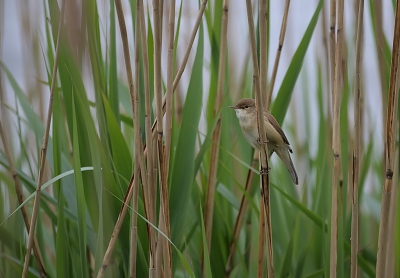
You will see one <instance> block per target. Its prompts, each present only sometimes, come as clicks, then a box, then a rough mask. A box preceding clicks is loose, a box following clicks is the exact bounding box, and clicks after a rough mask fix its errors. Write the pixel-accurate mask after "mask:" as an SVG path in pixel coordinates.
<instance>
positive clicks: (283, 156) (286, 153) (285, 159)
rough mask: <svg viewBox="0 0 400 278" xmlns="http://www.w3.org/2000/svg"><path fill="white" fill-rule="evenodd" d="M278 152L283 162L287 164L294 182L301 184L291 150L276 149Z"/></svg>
mask: <svg viewBox="0 0 400 278" xmlns="http://www.w3.org/2000/svg"><path fill="white" fill-rule="evenodd" d="M276 154H277V155H278V156H279V157H280V158H281V160H282V162H283V164H285V166H286V169H287V170H288V171H289V174H290V176H291V178H292V180H293V182H294V183H295V184H299V178H298V177H297V173H296V170H295V169H294V165H293V161H292V158H291V157H290V154H289V151H288V150H287V149H280V150H277V151H276Z"/></svg>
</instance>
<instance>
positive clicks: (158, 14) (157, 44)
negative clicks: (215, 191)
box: [153, 0, 172, 277]
mask: <svg viewBox="0 0 400 278" xmlns="http://www.w3.org/2000/svg"><path fill="white" fill-rule="evenodd" d="M160 2H162V1H160V0H153V19H154V96H155V99H156V116H157V153H158V165H159V166H158V169H159V173H160V195H161V196H160V198H161V199H162V201H161V202H160V204H161V214H160V215H161V217H163V218H164V224H165V225H163V226H162V227H160V229H161V231H163V232H164V234H165V235H166V236H167V237H168V238H171V230H170V215H169V197H168V179H167V176H166V174H165V167H166V166H165V163H168V161H166V160H165V156H164V144H163V122H162V118H163V116H164V115H163V109H162V106H163V105H162V92H161V84H162V82H161V81H162V80H161V79H162V76H161V44H162V19H163V18H162V11H161V9H162V4H161V3H160ZM165 244H166V249H167V252H166V253H165V254H167V256H164V270H165V275H166V277H172V252H171V243H170V242H169V241H165Z"/></svg>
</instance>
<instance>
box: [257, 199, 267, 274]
mask: <svg viewBox="0 0 400 278" xmlns="http://www.w3.org/2000/svg"><path fill="white" fill-rule="evenodd" d="M264 247H265V210H264V199H263V198H261V199H260V219H259V228H258V261H257V278H263V277H264Z"/></svg>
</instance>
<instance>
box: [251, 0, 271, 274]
mask: <svg viewBox="0 0 400 278" xmlns="http://www.w3.org/2000/svg"><path fill="white" fill-rule="evenodd" d="M246 11H247V21H248V24H249V35H250V50H251V57H252V62H253V86H254V91H255V96H256V101H257V99H258V100H259V99H260V98H259V97H258V96H257V95H259V94H260V93H259V92H260V82H259V79H258V78H259V67H258V57H257V50H256V37H255V28H254V20H253V8H252V5H251V1H250V0H246ZM260 103H262V101H261V102H260V101H258V102H257V122H258V123H259V124H260V122H259V120H258V117H259V116H260V115H259V113H258V111H259V109H260V108H259V107H258V106H259V104H260ZM261 114H262V113H261ZM259 128H260V127H259ZM261 128H264V121H263V120H262V121H261ZM259 132H260V131H259ZM261 135H263V136H264V137H263V138H264V139H263V138H262V137H260V142H264V141H265V134H264V133H261ZM263 145H265V146H266V144H263ZM263 148H264V146H263ZM263 151H264V150H262V151H261V152H263ZM264 162H265V160H264ZM260 163H261V155H260ZM264 165H265V164H264ZM264 165H263V164H261V167H263V166H264ZM267 167H268V165H267ZM267 171H268V168H267ZM261 172H262V171H261ZM263 176H268V175H261V177H263ZM260 182H261V183H262V182H263V179H262V178H260ZM261 188H262V189H263V187H262V186H261ZM261 194H263V192H262V193H261ZM263 197H264V196H262V198H261V199H262V200H263ZM263 207H264V203H263V201H261V203H260V215H261V214H262V213H261V211H262V210H263V209H262V208H263ZM263 219H265V217H263ZM259 225H260V229H259V240H260V237H262V238H264V236H265V235H264V233H265V229H264V224H263V222H262V221H261V220H260V222H259ZM261 226H262V227H263V228H262V229H261ZM259 248H260V249H259V252H258V267H259V269H258V271H257V273H261V275H262V272H263V264H261V263H260V262H263V261H264V243H263V244H262V245H261V246H260V247H259ZM260 267H261V268H262V269H260Z"/></svg>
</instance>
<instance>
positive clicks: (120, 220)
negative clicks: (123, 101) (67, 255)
mask: <svg viewBox="0 0 400 278" xmlns="http://www.w3.org/2000/svg"><path fill="white" fill-rule="evenodd" d="M117 1H120V0H117ZM117 1H115V3H117ZM135 167H136V166H135ZM137 178H138V177H137ZM134 180H135V177H134V176H133V175H132V177H131V180H130V181H129V185H128V189H127V190H126V193H125V197H124V201H123V204H122V208H121V211H120V213H119V215H118V219H117V222H116V223H115V226H114V231H113V233H112V235H111V239H110V242H109V243H108V246H107V250H106V253H105V254H104V258H103V263H102V265H101V267H100V269H99V272H98V273H97V278H102V277H104V272H105V271H106V269H107V267H108V265H109V263H110V259H111V255H112V253H113V251H114V247H115V244H116V243H117V239H118V235H119V232H120V231H121V227H122V223H123V222H124V219H125V216H126V212H127V211H128V205H129V202H130V200H131V198H132V195H133V185H134V183H135V182H134Z"/></svg>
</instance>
